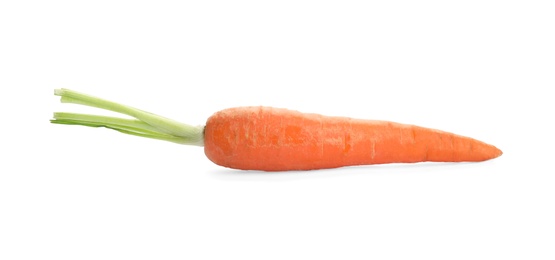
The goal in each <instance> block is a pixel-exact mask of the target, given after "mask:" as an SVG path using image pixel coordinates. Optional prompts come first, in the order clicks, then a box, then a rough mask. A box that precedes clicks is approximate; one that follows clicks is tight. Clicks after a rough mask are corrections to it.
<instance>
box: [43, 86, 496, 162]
mask: <svg viewBox="0 0 555 260" xmlns="http://www.w3.org/2000/svg"><path fill="white" fill-rule="evenodd" d="M54 94H55V95H57V96H60V97H61V102H62V103H74V104H80V105H85V106H91V107H96V108H100V109H106V110H110V111H113V112H118V113H122V114H125V115H128V116H131V117H134V118H135V119H124V118H118V117H109V116H99V115H87V114H77V113H65V112H58V113H54V119H52V120H51V121H50V122H52V123H55V124H68V125H83V126H90V127H105V128H110V129H113V130H116V131H119V132H122V133H125V134H130V135H136V136H141V137H146V138H152V139H158V140H163V141H169V142H174V143H178V144H187V145H196V146H204V152H205V154H206V156H207V157H208V159H210V160H211V161H212V162H214V163H216V164H218V165H220V166H224V167H229V168H234V169H242V170H262V171H287V170H315V169H326V168H336V167H343V166H353V165H369V164H385V163H416V162H426V161H430V162H479V161H485V160H489V159H493V158H496V157H498V156H500V155H501V154H502V152H501V150H499V149H497V148H496V147H495V146H493V145H490V144H486V143H484V142H481V141H478V140H476V139H473V138H470V137H465V136H460V135H456V134H453V133H449V132H444V131H440V130H435V129H430V128H425V127H420V126H414V125H406V124H400V123H394V122H388V121H376V120H363V119H353V118H348V117H330V116H323V115H319V114H308V113H301V112H298V111H294V110H288V109H282V108H272V107H236V108H229V109H224V110H222V111H219V112H216V113H215V114H214V115H212V116H211V117H210V118H208V120H207V122H206V125H205V126H192V125H188V124H183V123H180V122H177V121H174V120H171V119H168V118H165V117H162V116H158V115H155V114H152V113H149V112H146V111H143V110H140V109H136V108H133V107H130V106H126V105H122V104H119V103H116V102H112V101H108V100H104V99H101V98H97V97H93V96H90V95H87V94H82V93H79V92H76V91H72V90H69V89H56V90H55V91H54Z"/></svg>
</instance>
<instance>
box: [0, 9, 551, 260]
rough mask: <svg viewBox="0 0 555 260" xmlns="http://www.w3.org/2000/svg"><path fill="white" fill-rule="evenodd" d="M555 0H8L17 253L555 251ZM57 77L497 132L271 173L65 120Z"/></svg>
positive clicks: (193, 117)
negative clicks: (400, 155) (421, 155)
mask: <svg viewBox="0 0 555 260" xmlns="http://www.w3.org/2000/svg"><path fill="white" fill-rule="evenodd" d="M554 13H555V7H554V4H553V1H491V0H480V1H358V2H357V1H303V0H295V1H175V2H169V1H9V0H8V1H2V2H1V3H0V86H1V89H2V94H1V95H0V99H1V102H0V107H1V109H0V111H1V113H2V121H1V136H0V141H1V143H0V151H1V153H2V156H1V159H0V160H1V162H2V163H1V164H0V259H6V260H8V259H9V260H11V259H555V236H554V234H555V224H554V219H555V213H554V204H555V188H554V187H555V167H553V163H552V161H553V157H554V154H553V147H555V142H554V138H553V134H554V133H555V127H554V126H553V111H555V109H554V108H555V106H554V105H553V94H552V93H553V92H548V91H552V89H553V87H554V86H555V73H554V72H555V33H554V32H555V15H554ZM54 88H70V89H74V90H77V91H81V92H84V93H89V94H93V95H96V96H100V97H104V98H107V99H112V100H115V101H118V102H122V103H125V104H129V105H132V106H136V107H139V108H142V109H145V110H147V111H151V112H154V113H157V114H161V115H164V116H167V117H170V118H174V119H176V120H179V121H183V122H187V123H191V124H195V125H196V124H203V123H204V122H205V120H206V118H208V117H209V116H210V115H211V114H212V113H214V112H216V111H218V110H220V109H224V108H227V107H233V106H244V105H266V106H276V107H286V108H290V109H296V110H300V111H304V112H315V113H321V114H326V115H340V116H350V117H356V118H368V119H383V120H391V121H397V122H403V123H410V124H417V125H422V126H427V127H433V128H439V129H442V130H446V131H450V132H455V133H458V134H462V135H467V136H471V137H474V138H477V139H480V140H483V141H486V142H488V143H491V144H494V145H496V146H498V147H499V148H501V149H502V150H503V152H504V154H503V156H501V157H500V158H498V159H495V160H492V161H488V162H484V163H475V164H466V163H463V164H430V163H427V164H426V163H425V164H417V165H377V166H363V167H348V168H341V169H333V170H321V171H310V172H284V173H262V172H245V171H236V170H230V169H225V168H222V167H219V166H216V165H214V164H212V163H211V162H210V161H209V160H208V159H206V158H205V156H204V153H203V150H202V148H199V147H188V146H180V145H176V144H172V143H166V142H161V141H154V140H147V139H142V138H138V137H134V136H127V135H123V134H120V133H117V132H114V131H110V130H107V129H94V128H86V127H78V126H62V125H52V124H50V123H49V122H48V120H49V119H50V118H51V115H52V112H54V111H74V112H84V111H86V112H87V113H97V114H98V113H100V114H103V112H102V111H98V110H95V109H92V108H83V107H79V106H76V105H69V104H59V99H58V98H57V97H54V96H53V89H54Z"/></svg>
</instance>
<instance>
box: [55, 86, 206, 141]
mask: <svg viewBox="0 0 555 260" xmlns="http://www.w3.org/2000/svg"><path fill="white" fill-rule="evenodd" d="M54 94H55V95H57V96H61V102H62V103H73V104H80V105H85V106H91V107H97V108H101V109H106V110H110V111H114V112H118V113H122V114H126V115H129V116H132V117H135V118H136V119H124V118H117V117H109V116H98V115H87V114H76V113H62V112H58V113H54V119H53V120H51V121H50V122H52V123H55V124H68V125H83V126H90V127H106V128H110V129H113V130H116V131H119V132H122V133H126V134H131V135H136V136H141V137H147V138H153V139H158V140H164V141H169V142H174V143H179V144H189V145H198V146H203V145H204V140H203V127H202V126H197V127H195V126H190V125H187V124H183V123H180V122H177V121H174V120H171V119H168V118H165V117H162V116H158V115H155V114H152V113H149V112H146V111H142V110H139V109H136V108H133V107H130V106H126V105H122V104H119V103H116V102H112V101H108V100H104V99H101V98H97V97H93V96H90V95H87V94H82V93H79V92H76V91H72V90H68V89H56V90H55V91H54Z"/></svg>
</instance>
